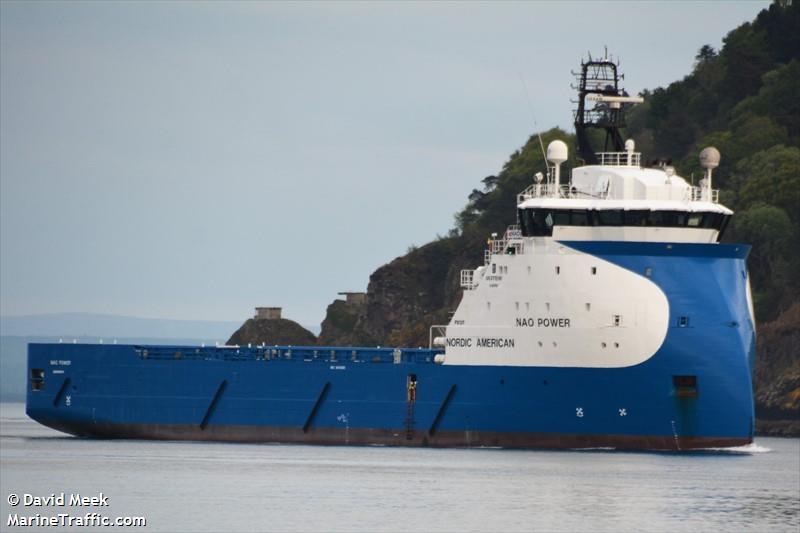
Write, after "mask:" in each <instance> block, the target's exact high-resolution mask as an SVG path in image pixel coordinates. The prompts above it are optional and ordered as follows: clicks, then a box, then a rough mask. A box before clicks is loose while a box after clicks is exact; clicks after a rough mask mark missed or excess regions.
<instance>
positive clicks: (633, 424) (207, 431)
mask: <svg viewBox="0 0 800 533" xmlns="http://www.w3.org/2000/svg"><path fill="white" fill-rule="evenodd" d="M565 244H568V245H569V246H570V247H573V248H575V249H578V250H581V251H584V252H586V253H590V254H593V255H596V256H598V257H601V258H603V259H605V260H608V261H611V262H613V263H615V264H618V265H620V266H622V267H624V268H627V269H629V270H631V271H634V272H639V273H641V272H644V269H645V268H649V269H652V270H651V275H650V279H651V280H652V281H653V282H655V283H656V284H657V285H658V286H659V287H660V288H661V289H662V290H663V291H664V293H665V294H666V295H667V297H668V300H669V305H670V328H669V332H668V334H667V337H666V339H665V341H664V343H663V345H662V346H661V348H660V349H659V350H658V352H657V353H656V354H655V355H654V356H653V357H651V358H650V359H648V360H647V361H645V362H644V363H641V364H639V365H635V366H632V367H626V368H609V369H606V368H553V367H549V368H543V367H500V366H456V365H447V364H444V365H440V364H435V363H434V362H433V358H434V355H435V353H437V352H436V351H435V350H434V351H431V350H402V353H399V354H398V353H397V352H395V351H393V350H390V349H367V348H335V349H331V348H322V347H308V348H298V347H294V348H290V347H283V348H279V347H267V348H239V349H234V348H198V347H165V346H161V347H137V346H123V345H69V344H32V345H30V346H29V353H28V367H29V375H30V380H31V383H30V386H29V390H28V395H27V413H28V415H29V416H30V417H31V418H33V419H35V420H37V421H39V422H41V423H43V424H45V425H47V426H51V427H54V428H56V429H59V430H62V431H65V432H68V433H71V434H75V435H81V436H92V437H104V438H151V439H193V440H223V441H247V442H306V443H324V444H379V445H398V446H403V445H428V446H462V447H469V446H500V447H524V448H528V447H531V448H535V447H543V448H584V447H614V448H626V449H662V450H685V449H694V448H703V447H715V446H738V445H743V444H747V443H749V442H751V441H752V437H753V425H754V415H753V398H752V385H751V364H752V356H753V353H754V346H755V344H754V342H755V341H754V339H755V334H754V329H753V324H752V321H751V318H750V314H749V311H748V307H747V300H746V298H747V295H746V291H747V286H746V266H745V258H746V255H747V253H748V251H749V247H746V246H733V245H687V244H674V245H664V244H644V243H601V242H570V243H565ZM679 316H688V317H689V318H690V322H689V326H688V327H685V325H684V326H681V325H679V324H678V320H677V317H679ZM332 354H334V355H333V356H332ZM40 371H41V372H40ZM410 379H413V380H416V384H417V386H416V389H415V391H413V393H412V392H410V391H409V386H408V384H409V380H410Z"/></svg>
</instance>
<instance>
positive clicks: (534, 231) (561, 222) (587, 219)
mask: <svg viewBox="0 0 800 533" xmlns="http://www.w3.org/2000/svg"><path fill="white" fill-rule="evenodd" d="M518 215H519V222H520V226H521V229H522V234H523V235H524V236H526V237H549V236H551V235H552V234H553V226H633V227H659V228H706V229H715V230H717V231H718V232H719V238H722V234H723V232H724V231H725V228H726V227H727V225H728V221H729V220H730V216H729V215H725V214H724V213H690V212H688V211H650V210H646V209H632V210H627V211H626V210H624V209H549V208H541V209H520V210H519V213H518Z"/></svg>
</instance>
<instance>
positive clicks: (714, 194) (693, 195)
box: [689, 187, 719, 204]
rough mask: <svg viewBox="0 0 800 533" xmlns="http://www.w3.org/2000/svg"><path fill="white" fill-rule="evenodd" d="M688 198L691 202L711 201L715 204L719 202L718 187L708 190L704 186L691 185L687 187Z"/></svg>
mask: <svg viewBox="0 0 800 533" xmlns="http://www.w3.org/2000/svg"><path fill="white" fill-rule="evenodd" d="M709 193H711V194H709ZM689 199H690V200H691V201H693V202H713V203H715V204H716V203H719V189H711V190H710V191H709V190H708V189H707V188H705V187H691V188H690V189H689Z"/></svg>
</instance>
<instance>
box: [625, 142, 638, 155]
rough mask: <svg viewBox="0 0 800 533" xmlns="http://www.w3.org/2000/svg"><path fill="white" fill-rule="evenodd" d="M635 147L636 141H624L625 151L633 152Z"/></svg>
mask: <svg viewBox="0 0 800 533" xmlns="http://www.w3.org/2000/svg"><path fill="white" fill-rule="evenodd" d="M635 149H636V143H635V142H633V139H628V140H627V141H625V151H626V152H633V151H634V150H635Z"/></svg>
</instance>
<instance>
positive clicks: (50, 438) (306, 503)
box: [0, 404, 800, 532]
mask: <svg viewBox="0 0 800 533" xmlns="http://www.w3.org/2000/svg"><path fill="white" fill-rule="evenodd" d="M0 467H1V470H0V472H1V473H2V475H1V476H0V489H2V516H1V517H0V518H2V522H1V523H0V530H2V531H14V530H26V529H28V530H29V529H30V528H23V527H14V526H12V527H9V526H8V525H7V521H8V517H9V514H14V513H18V514H19V515H23V514H24V515H34V514H36V513H37V512H38V513H39V514H41V515H44V516H51V515H57V514H58V513H64V512H68V513H72V514H75V515H80V516H83V515H85V514H86V513H87V512H90V511H98V512H99V513H101V514H103V515H104V516H108V517H111V518H114V517H117V516H121V517H124V516H143V517H145V518H146V520H147V526H146V527H144V528H122V530H123V531H128V530H133V531H135V530H140V531H498V530H503V531H533V530H537V531H590V530H591V531H670V532H674V531H692V532H696V531H723V530H724V531H792V532H797V531H798V530H800V440H798V439H770V438H761V439H758V440H757V442H756V444H755V445H752V446H748V447H746V448H741V449H738V450H737V451H735V452H730V451H728V452H716V453H697V454H691V455H679V454H660V453H624V452H609V451H581V452H555V451H553V452H550V451H544V452H542V451H513V450H485V449H484V450H433V449H395V448H380V447H359V448H355V447H321V446H288V445H242V444H203V443H178V442H140V441H98V440H85V439H77V438H73V437H68V436H64V435H62V434H60V433H58V432H55V431H52V430H49V429H47V428H44V427H42V426H39V425H38V424H36V423H35V422H33V421H31V420H29V419H27V418H26V417H25V414H24V406H23V405H21V404H2V405H0ZM62 492H63V493H65V494H66V498H67V499H69V495H70V494H73V493H80V494H81V496H93V495H96V494H97V493H99V492H102V493H103V494H104V495H105V496H107V497H108V503H109V506H108V507H101V508H91V509H90V508H73V507H65V508H62V507H39V508H34V507H24V506H23V505H19V506H16V507H11V506H10V505H9V503H8V497H9V495H10V494H17V495H19V496H20V497H23V495H24V494H25V493H28V494H33V495H38V496H47V495H50V494H51V493H55V494H60V493H62ZM58 529H59V528H46V530H48V531H50V530H58ZM62 529H63V528H62ZM84 529H86V528H81V527H73V528H67V529H66V530H68V531H70V530H71V531H78V530H84ZM114 529H116V530H120V528H119V527H117V528H114Z"/></svg>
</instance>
